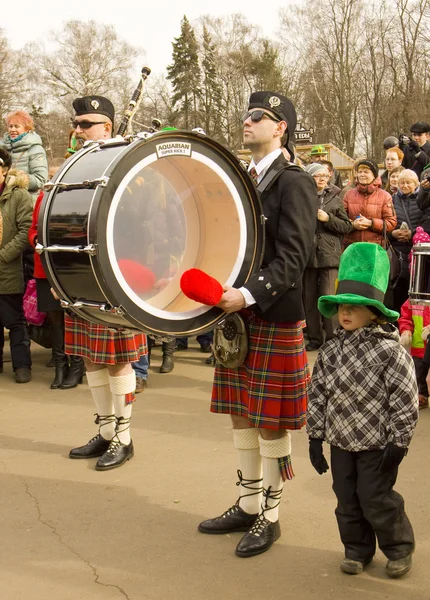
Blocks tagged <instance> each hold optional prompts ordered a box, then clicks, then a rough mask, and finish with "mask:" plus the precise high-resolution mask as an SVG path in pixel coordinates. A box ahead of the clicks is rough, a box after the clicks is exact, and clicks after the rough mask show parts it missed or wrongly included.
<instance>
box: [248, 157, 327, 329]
mask: <svg viewBox="0 0 430 600" xmlns="http://www.w3.org/2000/svg"><path fill="white" fill-rule="evenodd" d="M283 163H284V164H285V166H286V167H287V168H286V169H285V170H283V171H281V173H280V174H279V176H278V177H277V178H276V179H274V180H273V182H272V183H271V184H270V185H269V186H268V187H267V188H266V189H265V190H264V191H263V192H262V194H261V201H262V204H263V213H264V216H265V217H266V219H267V221H266V244H265V250H264V256H263V264H262V268H261V270H260V271H259V272H258V273H256V274H255V275H253V276H252V277H251V278H250V280H249V281H248V282H247V283H246V284H245V286H244V287H246V288H247V289H248V290H249V291H250V292H251V294H252V295H253V297H254V298H255V300H256V303H257V305H254V306H253V309H254V310H255V312H256V313H257V314H258V316H259V317H261V318H262V319H265V320H266V321H280V322H292V321H299V320H301V319H304V318H305V313H304V308H303V303H302V276H303V272H304V270H305V267H306V265H307V262H308V259H309V255H310V252H311V249H312V246H313V241H314V235H315V228H316V214H317V210H318V195H317V188H316V185H315V182H314V180H313V178H312V177H311V176H310V175H309V174H308V173H306V172H304V171H303V170H302V169H301V168H300V167H298V166H296V165H291V166H290V167H288V163H287V161H286V160H285V158H284V157H283V156H282V155H281V156H279V157H278V158H277V159H276V160H275V161H274V162H273V163H272V166H271V167H269V169H268V171H267V173H266V175H265V177H267V176H269V177H270V172H271V170H272V168H273V167H274V166H278V167H279V166H281V165H282V164H283ZM265 177H264V178H263V181H262V182H261V183H263V182H264V179H265Z"/></svg>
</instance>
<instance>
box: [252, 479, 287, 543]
mask: <svg viewBox="0 0 430 600" xmlns="http://www.w3.org/2000/svg"><path fill="white" fill-rule="evenodd" d="M281 495H282V489H281V490H272V487H271V486H270V485H269V487H268V488H267V490H266V489H263V497H264V504H263V505H262V507H261V513H260V514H259V515H258V517H257V519H256V520H255V523H254V525H253V526H252V527H251V529H250V530H249V531H248V533H250V534H251V535H255V536H256V537H260V535H261V534H262V532H263V530H264V529H265V528H266V527H267V526H268V525H270V523H271V521H269V520H268V519H266V517H265V516H264V514H265V513H266V512H267V511H268V510H272V509H273V508H276V507H277V506H279V505H280V503H281ZM269 499H270V500H275V501H276V500H278V502H277V503H276V504H274V505H273V506H269V505H268V502H267V501H268V500H269Z"/></svg>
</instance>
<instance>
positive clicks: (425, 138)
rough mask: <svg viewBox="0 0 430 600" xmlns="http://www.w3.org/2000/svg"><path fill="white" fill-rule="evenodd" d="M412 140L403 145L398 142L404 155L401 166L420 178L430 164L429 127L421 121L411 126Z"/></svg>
mask: <svg viewBox="0 0 430 600" xmlns="http://www.w3.org/2000/svg"><path fill="white" fill-rule="evenodd" d="M411 133H412V140H411V141H410V142H409V143H408V144H405V143H403V142H402V140H400V144H399V147H400V149H401V150H402V151H403V153H404V155H405V156H404V157H403V162H402V165H403V166H404V167H405V169H412V171H415V173H416V174H417V175H418V179H419V178H420V177H421V173H422V172H423V170H424V168H425V167H426V166H427V165H428V164H429V163H430V141H429V139H430V125H429V124H428V123H425V122H423V121H419V122H418V123H414V124H413V125H412V126H411Z"/></svg>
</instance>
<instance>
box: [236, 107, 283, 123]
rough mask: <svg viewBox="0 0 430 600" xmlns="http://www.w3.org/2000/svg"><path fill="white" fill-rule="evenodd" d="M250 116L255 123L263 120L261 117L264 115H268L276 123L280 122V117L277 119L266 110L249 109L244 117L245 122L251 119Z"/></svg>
mask: <svg viewBox="0 0 430 600" xmlns="http://www.w3.org/2000/svg"><path fill="white" fill-rule="evenodd" d="M249 117H251V121H252V122H253V123H259V122H260V121H261V119H262V118H263V117H268V118H269V119H272V121H275V122H276V123H279V121H280V119H277V118H276V117H274V116H272V115H270V114H269V113H267V112H265V111H264V110H259V109H257V110H248V111H247V112H246V113H245V114H244V115H243V117H242V122H243V123H245V121H246V120H247V119H249Z"/></svg>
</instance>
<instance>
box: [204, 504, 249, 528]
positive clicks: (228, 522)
mask: <svg viewBox="0 0 430 600" xmlns="http://www.w3.org/2000/svg"><path fill="white" fill-rule="evenodd" d="M257 517H258V513H257V514H255V515H250V514H249V513H246V512H245V511H244V510H242V509H241V508H240V506H239V505H238V504H234V505H233V506H232V507H231V508H229V509H228V510H226V511H225V513H223V514H222V515H221V516H219V517H215V518H214V519H207V520H206V521H202V523H200V525H199V527H198V529H199V531H200V532H201V533H213V534H220V533H232V532H234V531H248V529H249V528H250V527H252V526H253V525H254V523H255V519H256V518H257Z"/></svg>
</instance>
